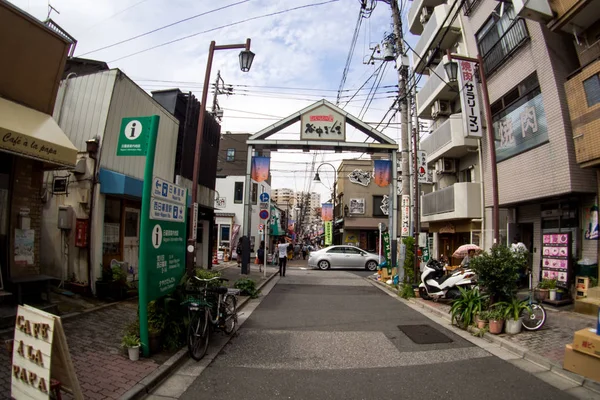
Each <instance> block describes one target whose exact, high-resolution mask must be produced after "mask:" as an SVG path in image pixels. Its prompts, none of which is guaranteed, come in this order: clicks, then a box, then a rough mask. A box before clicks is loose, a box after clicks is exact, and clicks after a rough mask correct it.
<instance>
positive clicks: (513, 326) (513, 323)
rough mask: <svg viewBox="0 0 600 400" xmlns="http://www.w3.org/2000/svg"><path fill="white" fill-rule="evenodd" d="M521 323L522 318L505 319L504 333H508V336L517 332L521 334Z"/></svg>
mask: <svg viewBox="0 0 600 400" xmlns="http://www.w3.org/2000/svg"><path fill="white" fill-rule="evenodd" d="M522 323H523V318H519V319H517V320H515V319H507V320H506V329H505V331H506V333H508V334H509V335H515V334H517V333H519V332H521V327H522V326H523V325H522Z"/></svg>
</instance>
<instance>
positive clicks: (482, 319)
mask: <svg viewBox="0 0 600 400" xmlns="http://www.w3.org/2000/svg"><path fill="white" fill-rule="evenodd" d="M489 319H490V312H489V311H481V312H480V313H479V314H477V321H476V323H477V328H478V329H484V328H485V327H486V326H487V324H488V320H489Z"/></svg>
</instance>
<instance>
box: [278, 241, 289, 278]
mask: <svg viewBox="0 0 600 400" xmlns="http://www.w3.org/2000/svg"><path fill="white" fill-rule="evenodd" d="M277 249H278V250H279V276H285V267H286V265H287V256H288V255H287V251H288V245H287V244H286V243H285V240H283V238H281V239H279V244H278V245H277Z"/></svg>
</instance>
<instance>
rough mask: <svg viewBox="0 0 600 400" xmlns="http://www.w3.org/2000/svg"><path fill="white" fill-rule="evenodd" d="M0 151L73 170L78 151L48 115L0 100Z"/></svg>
mask: <svg viewBox="0 0 600 400" xmlns="http://www.w3.org/2000/svg"><path fill="white" fill-rule="evenodd" d="M0 150H1V151H6V152H9V153H13V154H17V155H19V156H24V157H29V158H33V159H36V160H40V161H43V162H45V163H48V164H52V165H53V166H60V167H71V168H72V167H75V163H76V162H77V148H76V147H75V146H73V143H71V141H70V140H69V138H68V137H67V135H65V133H64V132H63V131H62V129H60V127H59V126H58V124H57V123H56V121H54V118H52V116H50V115H48V114H44V113H42V112H39V111H36V110H34V109H31V108H28V107H25V106H22V105H19V104H17V103H13V102H12V101H8V100H6V99H2V98H0Z"/></svg>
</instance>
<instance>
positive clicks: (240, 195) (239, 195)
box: [233, 182, 244, 204]
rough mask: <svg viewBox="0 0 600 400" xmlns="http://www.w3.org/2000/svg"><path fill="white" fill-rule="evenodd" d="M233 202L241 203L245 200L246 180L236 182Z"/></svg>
mask: <svg viewBox="0 0 600 400" xmlns="http://www.w3.org/2000/svg"><path fill="white" fill-rule="evenodd" d="M233 202H234V203H236V204H240V203H243V202H244V182H236V183H235V186H234V188H233Z"/></svg>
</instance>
